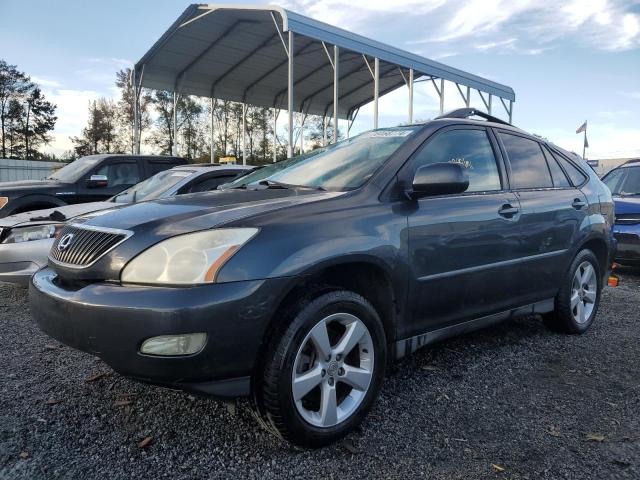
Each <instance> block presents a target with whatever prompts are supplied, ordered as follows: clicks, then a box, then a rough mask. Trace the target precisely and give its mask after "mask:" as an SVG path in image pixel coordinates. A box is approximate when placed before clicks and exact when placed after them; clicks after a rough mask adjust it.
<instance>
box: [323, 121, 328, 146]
mask: <svg viewBox="0 0 640 480" xmlns="http://www.w3.org/2000/svg"><path fill="white" fill-rule="evenodd" d="M328 142H329V139H328V138H327V116H326V115H325V116H324V117H322V146H323V147H326V146H327V144H328Z"/></svg>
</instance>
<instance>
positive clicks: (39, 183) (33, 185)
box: [0, 180, 69, 194]
mask: <svg viewBox="0 0 640 480" xmlns="http://www.w3.org/2000/svg"><path fill="white" fill-rule="evenodd" d="M67 185H69V184H68V183H62V182H58V181H57V180H19V181H17V182H0V194H3V193H11V192H13V191H16V190H18V191H19V190H25V189H29V190H40V189H42V190H45V189H50V188H59V187H64V186H67Z"/></svg>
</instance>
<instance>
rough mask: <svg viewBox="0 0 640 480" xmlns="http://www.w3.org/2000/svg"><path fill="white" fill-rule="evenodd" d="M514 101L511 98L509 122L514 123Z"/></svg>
mask: <svg viewBox="0 0 640 480" xmlns="http://www.w3.org/2000/svg"><path fill="white" fill-rule="evenodd" d="M512 120H513V101H512V100H509V123H513V122H512Z"/></svg>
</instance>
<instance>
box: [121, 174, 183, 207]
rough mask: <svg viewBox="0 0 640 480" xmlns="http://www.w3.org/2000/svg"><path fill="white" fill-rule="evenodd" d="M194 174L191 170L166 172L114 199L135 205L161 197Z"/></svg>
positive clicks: (150, 178) (148, 179)
mask: <svg viewBox="0 0 640 480" xmlns="http://www.w3.org/2000/svg"><path fill="white" fill-rule="evenodd" d="M192 174H193V171H191V170H164V171H162V172H159V173H156V174H155V175H154V176H153V177H149V178H147V179H146V180H145V181H144V182H140V183H138V184H136V185H134V186H133V187H131V188H128V189H126V190H125V191H124V192H121V193H119V194H118V195H116V196H115V197H113V199H112V201H113V202H116V203H133V202H139V201H141V200H151V199H154V198H158V197H161V196H162V195H163V194H164V193H166V192H167V191H168V190H169V189H170V188H171V187H173V186H174V185H175V184H177V183H178V182H180V181H182V180H183V179H184V178H186V177H189V176H191V175H192Z"/></svg>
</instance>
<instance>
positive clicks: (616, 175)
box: [602, 168, 625, 193]
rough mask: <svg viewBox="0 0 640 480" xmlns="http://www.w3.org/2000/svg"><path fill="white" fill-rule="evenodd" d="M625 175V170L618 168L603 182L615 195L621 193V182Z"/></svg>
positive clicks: (608, 174)
mask: <svg viewBox="0 0 640 480" xmlns="http://www.w3.org/2000/svg"><path fill="white" fill-rule="evenodd" d="M624 174H625V169H624V168H617V169H615V170H611V171H610V172H609V173H607V174H606V175H605V177H604V178H603V179H602V181H603V182H604V184H605V185H606V186H607V187H609V190H611V193H615V192H618V191H619V185H620V180H621V179H622V178H623V177H624Z"/></svg>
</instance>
